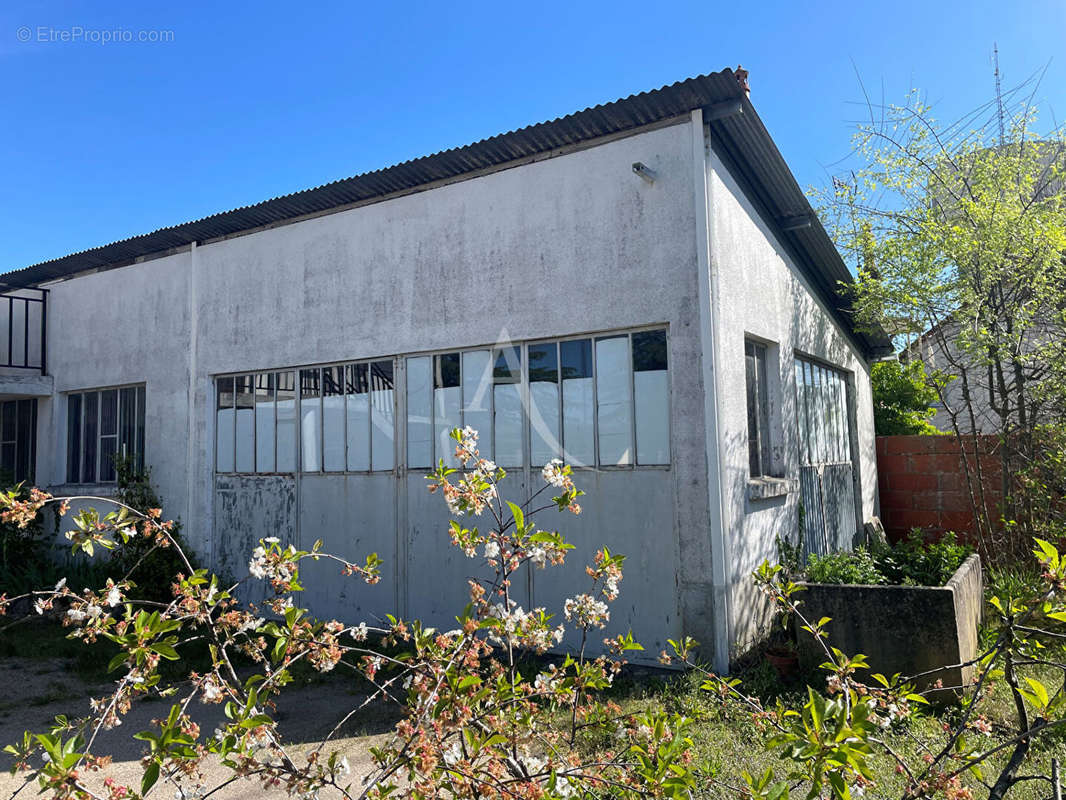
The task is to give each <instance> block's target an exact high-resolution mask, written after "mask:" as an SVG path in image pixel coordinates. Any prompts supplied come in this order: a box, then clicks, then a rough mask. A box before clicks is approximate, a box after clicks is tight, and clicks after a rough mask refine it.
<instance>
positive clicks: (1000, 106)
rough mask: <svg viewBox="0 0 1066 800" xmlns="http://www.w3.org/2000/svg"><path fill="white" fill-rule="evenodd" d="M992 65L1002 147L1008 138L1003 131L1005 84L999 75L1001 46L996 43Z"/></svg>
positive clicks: (993, 45) (997, 119)
mask: <svg viewBox="0 0 1066 800" xmlns="http://www.w3.org/2000/svg"><path fill="white" fill-rule="evenodd" d="M992 64H993V66H994V67H995V71H994V74H995V76H996V122H998V123H999V143H1000V145H1002V144H1003V140H1004V139H1005V138H1006V135H1005V133H1004V130H1003V84H1002V83H1001V82H1000V75H999V46H998V45H997V44H996V43H995V42H992Z"/></svg>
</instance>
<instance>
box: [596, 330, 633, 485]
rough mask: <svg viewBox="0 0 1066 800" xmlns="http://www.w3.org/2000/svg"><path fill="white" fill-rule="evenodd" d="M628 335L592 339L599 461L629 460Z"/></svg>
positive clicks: (619, 463) (621, 462)
mask: <svg viewBox="0 0 1066 800" xmlns="http://www.w3.org/2000/svg"><path fill="white" fill-rule="evenodd" d="M629 358H630V356H629V337H628V336H612V337H610V338H604V339H597V340H596V414H597V423H598V426H599V453H600V464H602V465H603V466H622V465H626V464H632V463H633V398H632V395H631V393H630V391H631V388H632V385H631V383H630V371H629Z"/></svg>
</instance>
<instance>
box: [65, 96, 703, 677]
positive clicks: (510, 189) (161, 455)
mask: <svg viewBox="0 0 1066 800" xmlns="http://www.w3.org/2000/svg"><path fill="white" fill-rule="evenodd" d="M700 135H701V131H700V130H699V129H698V128H696V129H694V128H693V126H692V125H691V124H690V122H689V118H688V117H684V118H681V119H679V120H677V121H675V122H674V123H673V124H669V125H664V126H658V127H655V128H652V129H648V130H645V131H643V132H639V133H637V134H636V135H632V136H628V137H624V138H619V139H616V140H612V141H606V142H602V143H600V144H599V145H598V146H595V147H590V148H586V149H582V150H579V151H576V152H570V153H557V154H553V156H552V157H549V158H545V159H541V160H538V161H536V162H533V163H528V164H523V165H519V166H514V167H512V168H509V169H505V170H502V171H498V172H495V173H492V174H489V175H484V176H481V177H477V178H474V179H469V180H463V181H458V182H455V183H451V184H447V185H443V186H439V187H437V188H434V189H432V190H431V191H421V192H417V193H413V194H409V195H406V196H401V197H396V198H393V199H389V200H386V201H382V202H378V203H374V204H370V205H366V206H363V207H360V208H354V209H351V210H348V211H343V212H338V213H333V214H329V215H325V216H321V217H317V218H313V219H308V220H305V221H302V222H299V223H296V224H290V225H285V226H281V227H277V228H274V229H269V230H264V231H260V232H256V233H252V234H249V235H244V236H239V237H235V238H232V239H229V240H224V241H217V242H209V243H206V244H201V245H200V246H197V247H194V248H192V249H191V251H187V252H183V253H179V254H176V255H174V256H172V257H169V258H164V259H158V260H155V261H151V262H147V263H144V264H139V265H135V266H130V267H126V268H122V269H116V270H112V271H109V272H104V273H100V274H94V275H87V276H84V277H79V278H76V279H72V280H68V281H65V282H63V283H59V284H57V285H55V286H54V287H53V297H54V298H55V304H54V309H55V316H56V319H57V320H60V322H58V323H57V324H56V325H55V326H53V327H52V328H51V332H52V336H51V337H50V352H51V353H52V354H54V357H53V361H52V365H53V369H54V371H55V374H56V375H57V387H56V388H57V391H58V392H65V391H72V390H80V389H89V388H95V387H100V386H109V385H115V384H118V383H125V382H142V381H143V382H146V383H147V387H148V390H147V404H148V412H147V416H148V425H147V438H148V445H147V451H148V452H147V461H148V463H149V464H150V465H151V466H152V467H153V469H154V471H155V478H156V481H157V483H158V485H159V488H160V491H161V494H162V495H163V496H164V498H165V499H166V500H167V508H166V509H165V511H166V513H167V514H169V515H176V516H180V517H181V518H182V520H183V522H184V523H185V528H186V531H187V533H188V536H189V539H190V541H191V542H192V543H193V545H194V546H195V547H196V549H197V550H198V551H199V552H200V553H201V554H202V555H203V556H204V557H205V558H206V559H207V560H208V561H209V562H211V563H212V564H214V565H216V566H220V567H223V566H224V567H226V568H228V569H238V568H239V566H240V565H241V564H242V563H243V562H242V557H241V553H242V552H243V551H246V550H249V549H250V545H251V544H252V543H253V539H254V538H257V536H260V535H261V536H266V535H271V534H274V533H278V532H279V531H280V532H282V535H289V534H290V533H291V534H292V535H293V536H295V537H296V538H297V539H298V540H299V542H300V544H301V545H302V546H304V547H308V546H310V545H311V543H312V542H313V541H314V540H316V539H323V540H325V542H326V543H327V545H329V546H331V547H333V548H335V549H336V550H338V551H340V552H341V553H342V554H344V555H347V556H350V557H353V558H354V557H360V558H361V557H362V556H364V555H365V554H366V552H367V551H370V550H373V551H376V552H378V553H379V555H381V556H382V557H383V558H385V559H386V566H385V571H386V574H385V579H384V580H383V581H382V583H381V584H379V585H378V586H375V587H365V586H356V585H354V584H353V583H352V579H351V578H348V579H345V580H342V579H341V578H340V576H339V575H338V574H337V572H338V570H336V569H335V568H332V567H329V566H328V565H323V564H320V565H316V567H315V569H316V570H318V571H319V572H320V575H321V581H320V584H321V586H320V588H319V589H316V590H315V591H313V592H311V593H310V594H311V595H312V596H310V597H309V599H310V600H311V601H312V602H313V603H314V605H315V607H316V611H318V612H319V613H328V614H337V615H341V616H343V617H345V618H352V619H362V618H368V617H369V618H373V617H376V616H381V615H383V614H384V613H387V612H400V613H409V614H412V615H414V614H418V615H425V616H427V617H429V618H430V621H431V622H432V623H433V624H438V625H448V624H449V622H450V621H451V618H452V617H453V616H454V614H455V613H457V612H458V611H459V610H460V609H461V605H462V602H464V601H465V591H466V589H465V578H466V577H467V576H468V575H470V574H473V572H475V571H476V569H477V568H478V565H477V564H475V563H474V562H471V561H469V560H468V559H466V558H465V557H463V556H462V554H460V553H457V551H454V549H452V548H451V547H450V546H449V545H448V543H447V533H446V525H447V514H446V507H445V505H444V504H443V502H442V501H441V500H440V498H439V497H429V496H428V495H427V494H425V480H424V478H423V473H421V472H416V471H412V472H411V473H409V474H408V473H407V472H406V471H405V470H404V469H403V468H402V466H401V468H400V469H399V470H398V474H397V475H396V476H395V477H390V476H377V475H370V476H367V475H348V476H343V475H295V476H282V477H279V478H273V477H272V478H270V479H259V478H248V479H245V478H241V479H239V480H234V479H233V478H231V477H229V476H219V477H218V478H216V476H215V474H214V471H213V451H214V410H213V400H214V397H213V377H214V376H215V375H218V374H225V373H228V372H235V371H251V370H259V369H271V368H285V367H293V366H301V365H307V364H316V363H328V362H331V361H341V360H356V359H365V358H377V357H389V356H394V355H404V354H412V353H419V352H424V351H430V350H436V349H453V348H454V349H458V348H464V347H473V346H478V345H483V344H492V343H494V342H497V341H500V340H501V339H507V338H509V339H512V340H515V341H519V340H525V339H533V338H539V337H545V338H546V337H558V336H566V335H572V334H582V333H586V332H597V331H610V330H625V329H627V328H632V327H637V326H644V325H653V324H654V325H664V326H666V327H667V329H668V331H669V355H670V397H671V413H672V420H671V427H672V442H671V450H672V463H671V466H670V467H669V468H647V469H643V468H637V469H631V470H625V469H622V470H617V471H609V472H605V473H603V474H595V473H591V472H589V473H582V475H580V476H579V478H578V484H579V485H581V486H582V488H584V489H586V491H588V492H589V497H588V498H584V500H585V502H584V503H583V505H584V506H585V509H586V511H585V514H583V515H582V516H581V517H576V518H575V517H571V516H570V515H566V516H565V517H561V518H558V519H551V520H545V522H544V524H546V525H547V524H549V522H550V523H551V524H552V525H558V526H559V527H560V530H562V532H563V533H564V534H567V535H569V536H570V537H572V538H575V539H576V540H577V544H578V547H579V551H578V552H577V553H576V554H575V555H574V556H573V559H574V563H573V564H571V565H569V566H568V567H567V568H566V569H567V571H566V573H565V574H564V573H560V574H558V575H552V574H551V573H550V572H543V573H539V574H538V575H537V576H535V577H534V578H533V579H531V580H530V581H528V583H527V586H526V587H525V597H524V598H522V600H523V602H524V603H525V602H530V601H531V602H535V603H536V604H537V605H546V606H548V607H549V609H551V610H559V609H560V607H561V603H562V600H563V599H564V598H565V597H566V596H570V595H573V594H574V593H576V592H577V591H582V590H583V589H582V588H581V587H582V586H583V585H584V584H583V583H578V581H580V580H581V579H582V576H583V572H582V566H583V564H584V563H585V561H586V560H588V559H589V558H591V555H592V552H593V550H594V549H595V547H596V546H597V545H599V544H607V545H608V546H610V547H611V548H612V550H615V551H619V552H623V553H626V554H627V555H628V556H629V559H630V561H629V563H630V564H631V565H632V568H631V569H630V570H629V572H628V574H627V576H626V578H625V580H624V581H623V584H622V588H623V593H622V597H621V598H620V600H619V603H618V604H617V607H616V611H615V615H614V617H613V619H612V625H611V629H610V631H609V632H610V633H617V632H623V631H624V630H626V628H627V627H630V626H632V627H633V628H634V633H635V634H636V635H637V636H638V638H641V639H643V641H644V643H645V645H646V646H647V648H648V650H647V654H648V656H649V658H653V657H654V654H655V653H656V652H657V651H658V648H660V647H661V646H663V645H664V643H665V638H666V637H667V636H677V635H679V634H680V632H681V631H682V629H683V628H684V629H685V630H686V632H689V633H691V634H692V635H694V636H697V637H698V638H701V639H705V640H709V639H710V638H711V637H710V635H709V633H708V632H707V630H706V629H707V627H708V626H709V625H710V623H711V618H710V615H709V614H708V606H709V603H708V601H707V600H706V599H705V598H706V597H707V596H708V595H709V590H708V591H704V592H700V591H698V588H699V586H700V585H701V581H702V582H703V583H704V584H706V583H707V582H708V581H709V568H708V569H703V567H705V566H707V565H709V544H708V536H707V529H708V517H707V513H708V512H707V503H708V501H707V496H708V495H707V478H706V462H705V457H704V451H705V441H706V435H705V431H704V427H703V426H704V422H703V395H702V384H701V379H700V373H701V369H700V366H701V361H700V359H701V350H700V342H699V338H698V336H697V335H696V333H695V331H696V330H697V328H698V318H699V302H700V299H699V296H698V292H697V276H696V270H695V263H696V255H695V253H696V236H695V233H694V231H695V218H696V211H695V203H694V194H693V179H694V178H693V176H694V168H693V161H692V152H693V140H694V139H693V137H694V136H700ZM635 161H642V162H644V163H645V164H647V165H648V166H650V167H651V168H652V169H653V170H655V172H656V174H657V176H658V177H657V179H656V180H655V182H654V183H653V184H648V183H647V182H645V181H643V180H641V179H640V178H639V177H638V176H636V175H634V174H633V172H632V169H631V165H632V163H633V162H635ZM700 211H701V213H702V212H703V209H701V210H700ZM400 364H401V365H402V360H401V362H400ZM401 373H402V370H401ZM190 376H191V377H190ZM399 380H401V381H402V374H401V375H400V376H399ZM401 386H402V384H401ZM398 388H399V387H398ZM59 400H60V402H57V403H55V404H54V405H55V409H54V411H53V413H52V430H51V431H50V432H49V433H48V434H47V435H48V437H49V439H50V440H54V441H55V446H54V448H53V454H52V455H53V457H52V463H51V465H50V466H49V467H48V469H47V470H46V474H48V475H50V476H51V479H52V481H53V482H54V483H61V482H62V480H63V472H64V457H63V454H64V452H65V450H64V448H65V441H64V437H65V424H63V421H64V419H65V418H64V414H65V402H64V401H63V398H62V397H60V398H59ZM401 411H402V405H401ZM398 434H402V430H401V431H398ZM397 451H398V452H399V453H401V454H402V453H403V452H404V447H403V441H402V439H401V441H400V442H399V443H398V445H397ZM264 480H266V481H267V482H268V483H269V481H275V482H278V483H279V485H277V486H267V485H266V484H264ZM513 480H514V488H515V490H516V491H517V493H518V495H519V496H520V497H521V496H522V495H523V493H525V492H528V491H530V487H532V486H534V484H537V485H539V481H540V478H539V471H537V470H519V471H518V472H517V473H515V475H514V478H513ZM275 490H276V491H275ZM279 498H281V499H279ZM268 499H269V500H270V502H267V501H268ZM253 533H254V535H253ZM682 553H684V557H682ZM244 560H245V561H246V559H244ZM682 561H684V562H685V563H686V564H687V565H688V571H687V576H688V580H689V584H690V588H692V587H695V589H697V590H693V591H690V593H689V594H690V596H691V597H694V598H696V601H695V602H694V603H693V604H691V605H690V606H689V607H687V608H682V607H681V606H682V603H681V601H680V599H679V592H678V583H679V581H680V580H681V576H680V573H681V568H680V566H679V565H680V564H681V563H682ZM238 571H239V570H238ZM704 588H705V589H706V585H705V586H704Z"/></svg>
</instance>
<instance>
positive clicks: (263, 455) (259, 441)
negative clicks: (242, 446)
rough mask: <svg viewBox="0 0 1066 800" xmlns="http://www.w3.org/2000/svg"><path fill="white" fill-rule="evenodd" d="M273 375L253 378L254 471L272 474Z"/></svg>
mask: <svg viewBox="0 0 1066 800" xmlns="http://www.w3.org/2000/svg"><path fill="white" fill-rule="evenodd" d="M276 424H277V413H276V411H275V408H274V373H273V372H261V373H259V374H258V375H256V376H255V471H256V472H274V471H275V470H276V469H277V466H276V462H275V456H274V447H275V443H274V426H275V425H276Z"/></svg>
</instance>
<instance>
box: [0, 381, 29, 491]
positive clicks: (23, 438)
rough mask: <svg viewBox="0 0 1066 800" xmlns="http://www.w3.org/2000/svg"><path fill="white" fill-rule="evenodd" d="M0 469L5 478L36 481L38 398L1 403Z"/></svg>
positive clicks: (15, 480) (7, 479) (14, 480)
mask: <svg viewBox="0 0 1066 800" xmlns="http://www.w3.org/2000/svg"><path fill="white" fill-rule="evenodd" d="M0 472H2V473H3V478H4V480H6V481H13V482H15V483H18V482H19V481H30V482H33V481H35V480H36V472H37V400H36V398H26V399H22V400H5V401H3V402H2V403H0ZM4 485H5V486H7V485H8V484H7V483H5V484H4Z"/></svg>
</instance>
